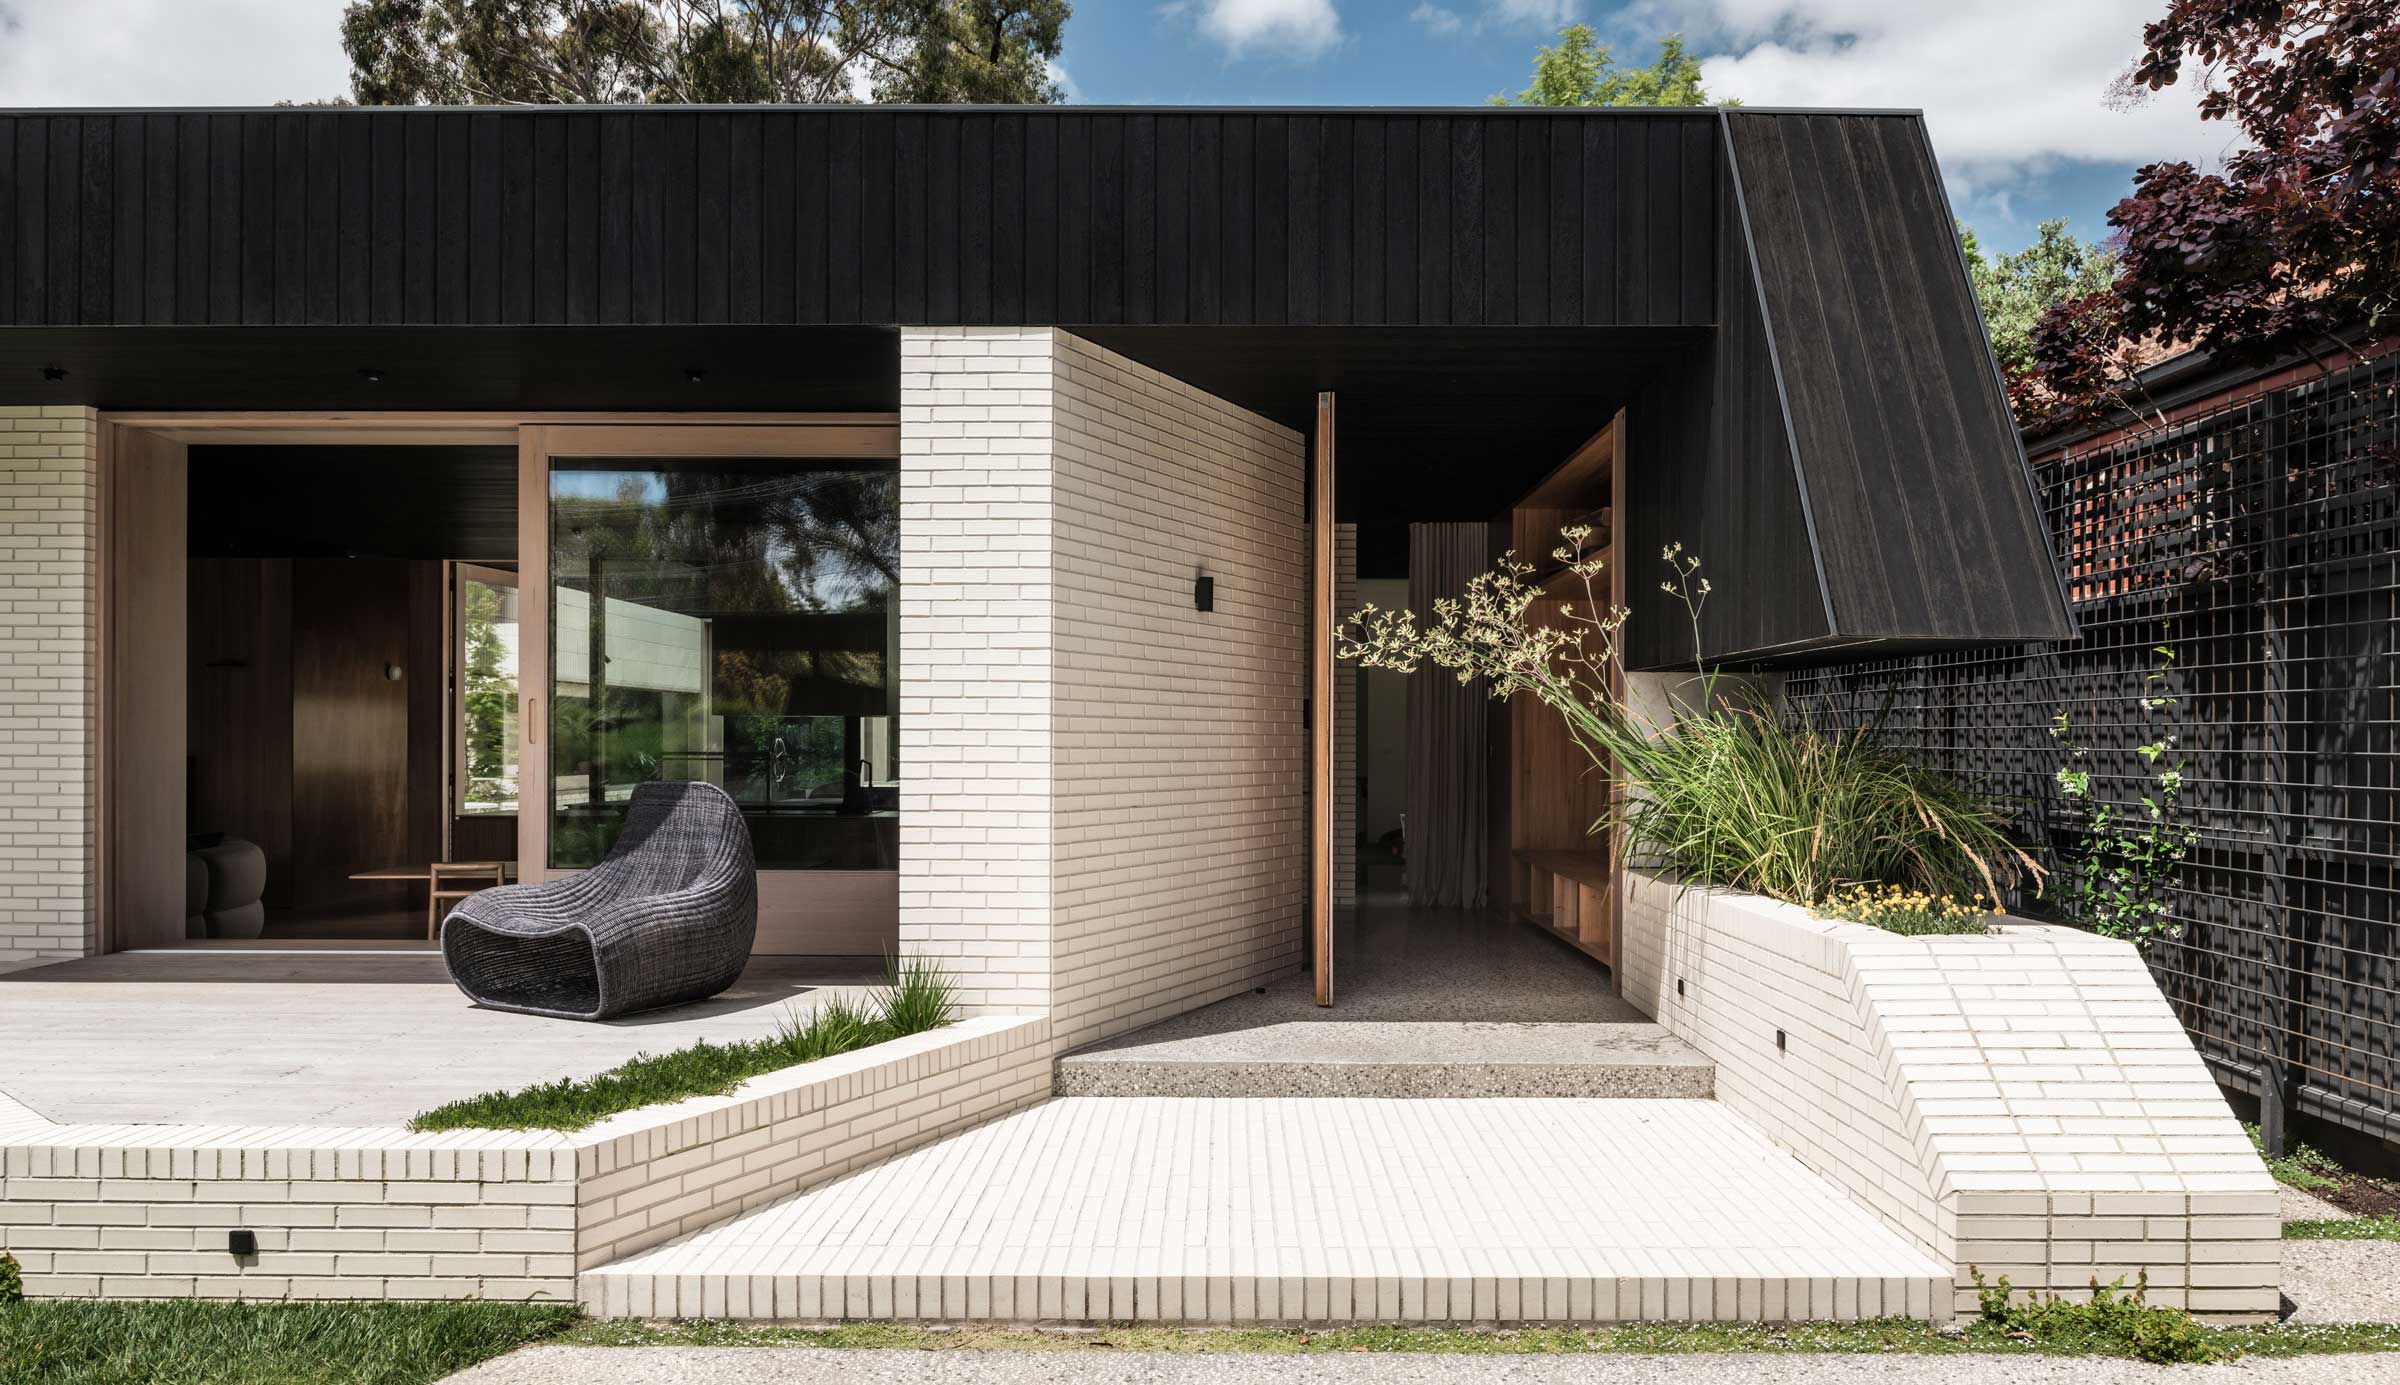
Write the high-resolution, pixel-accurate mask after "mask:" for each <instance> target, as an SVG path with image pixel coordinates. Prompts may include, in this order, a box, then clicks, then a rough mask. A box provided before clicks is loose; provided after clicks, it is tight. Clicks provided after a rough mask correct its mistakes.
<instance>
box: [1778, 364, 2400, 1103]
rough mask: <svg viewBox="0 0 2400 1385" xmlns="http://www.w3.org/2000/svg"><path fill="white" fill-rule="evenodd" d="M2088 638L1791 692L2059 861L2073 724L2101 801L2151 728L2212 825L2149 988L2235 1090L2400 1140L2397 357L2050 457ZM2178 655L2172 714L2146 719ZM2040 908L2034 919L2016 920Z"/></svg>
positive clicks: (1818, 677)
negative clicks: (1973, 793) (2060, 731)
mask: <svg viewBox="0 0 2400 1385" xmlns="http://www.w3.org/2000/svg"><path fill="white" fill-rule="evenodd" d="M2035 475H2036V481H2037V484H2038V486H2039V489H2040V492H2041V496H2042V501H2043V506H2044V509H2045V512H2046V513H2047V515H2048V517H2049V522H2050V526H2051V533H2052V537H2053V542H2054V543H2055V544H2056V546H2057V551H2058V553H2059V555H2060V558H2061V562H2062V564H2063V566H2064V568H2065V576H2066V581H2067V586H2068V591H2069V595H2070V597H2071V598H2072V600H2073V602H2074V607H2075V614H2076V617H2077V620H2078V621H2079V622H2080V625H2081V628H2082V637H2081V639H2080V640H2078V641H2076V642H2073V643H2070V644H2063V645H2057V646H2041V645H2033V646H2026V645H2017V646H2010V647H2007V648H1993V649H1981V650H1974V651H1971V652H1966V653H1958V654H1943V655H1933V656H1927V657H1921V658H1914V659H1905V660H1896V661H1884V662H1878V663H1867V664H1855V665H1849V666H1843V667H1835V668H1829V669H1822V670H1817V671H1814V672H1810V673H1807V674H1802V675H1796V676H1794V677H1793V678H1792V679H1791V680H1790V681H1789V683H1788V684H1787V691H1788V693H1789V695H1790V697H1791V700H1792V703H1793V705H1794V706H1795V707H1796V708H1797V709H1799V710H1800V711H1802V712H1803V713H1805V714H1807V715H1809V716H1811V717H1814V718H1817V719H1819V720H1820V721H1822V722H1825V723H1830V724H1840V725H1848V726H1862V725H1866V724H1869V723H1872V722H1875V721H1877V720H1880V721H1881V723H1882V726H1883V732H1884V734H1885V735H1886V736H1887V737H1888V738H1889V739H1890V740H1892V741H1893V742H1895V743H1898V744H1902V745H1907V746H1910V747H1913V748H1914V749H1915V750H1916V751H1918V752H1919V753H1920V754H1921V755H1923V756H1924V757H1925V758H1926V759H1928V760H1930V761H1931V762H1933V763H1935V764H1937V765H1939V766H1941V767H1943V768H1945V769H1947V770H1949V771H1950V772H1952V773H1953V774H1956V775H1957V776H1959V777H1960V778H1962V779H1964V780H1966V781H1968V782H1970V783H1972V784H1974V785H1976V786H1978V787H1980V788H1981V789H1983V790H1984V791H1985V792H1987V793H1990V794H1992V795H1994V796H1995V797H1996V798H1998V799H1999V800H2000V801H2002V802H2004V803H2006V804H2007V805H2008V806H2009V808H2010V809H2011V811H2012V812H2013V813H2014V814H2015V815H2016V817H2017V819H2018V824H2019V826H2020V828H2021V829H2022V830H2023V832H2024V834H2025V837H2026V839H2027V840H2029V841H2031V842H2033V843H2035V844H2037V846H2038V847H2039V848H2040V854H2042V855H2044V856H2046V857H2047V858H2048V862H2047V863H2048V864H2050V865H2052V866H2053V867H2054V868H2055V867H2056V866H2057V865H2058V864H2059V863H2060V862H2061V861H2062V860H2063V859H2066V858H2067V857H2068V854H2069V852H2070V850H2071V848H2072V846H2073V844H2074V842H2075V839H2076V837H2077V835H2078V828H2077V825H2076V823H2075V822H2074V820H2073V817H2072V813H2071V810H2070V809H2069V807H2068V805H2067V804H2065V803H2064V802H2062V800H2061V798H2060V795H2059V793H2058V790H2057V787H2056V785H2055V784H2054V782H2053V780H2052V776H2053V775H2054V774H2055V772H2056V771H2057V769H2058V768H2059V766H2060V763H2061V756H2062V751H2061V748H2060V746H2059V743H2058V741H2057V740H2056V739H2055V738H2054V737H2053V736H2052V734H2051V722H2052V718H2053V717H2054V716H2055V715H2056V713H2058V712H2059V711H2060V710H2062V709H2063V710H2065V711H2067V712H2068V713H2069V715H2070V716H2071V717H2072V719H2073V721H2074V722H2075V724H2076V725H2077V727H2078V728H2079V735H2080V737H2081V738H2082V740H2083V741H2084V742H2085V744H2086V745H2088V746H2089V747H2090V751H2089V753H2088V754H2087V755H2086V757H2085V759H2084V760H2083V761H2082V762H2081V764H2082V767H2083V768H2087V769H2089V770H2090V771H2091V772H2092V781H2093V785H2094V789H2095V791H2096V793H2097V795H2098V796H2099V797H2102V798H2105V799H2107V800H2110V801H2113V802H2116V803H2120V804H2126V805H2128V806H2130V805H2132V804H2135V803H2138V802H2139V800H2140V797H2141V795H2142V793H2143V791H2144V790H2145V789H2146V788H2148V787H2150V785H2151V784H2152V783H2153V781H2154V778H2155V770H2153V769H2151V768H2150V767H2148V766H2147V765H2145V764H2144V763H2143V762H2142V760H2141V759H2140V758H2139V757H2138V756H2137V755H2136V753H2135V751H2134V749H2133V748H2134V747H2135V746H2137V745H2140V744H2142V743H2144V742H2145V741H2148V740H2150V739H2152V738H2153V736H2154V735H2156V734H2157V732H2158V731H2160V730H2161V729H2165V730H2168V731H2171V732H2172V733H2173V734H2174V735H2175V736H2176V745H2175V749H2174V752H2173V754H2174V755H2175V757H2176V758H2178V759H2180V760H2181V761H2182V762H2183V773H2184V776H2185V778H2186V780H2187V781H2188V784H2189V787H2188V789H2187V790H2186V793H2185V799H2184V802H2185V806H2186V807H2187V809H2188V810H2189V812H2190V815H2191V820H2192V821H2193V823H2194V825H2196V826H2197V827H2198V828H2199V829H2200V832H2201V838H2200V844H2199V846H2198V848H2197V849H2196V850H2194V851H2193V853H2192V854H2191V857H2190V859H2189V860H2188V862H2187V863H2186V865H2185V867H2184V869H2183V870H2182V872H2181V876H2180V879H2179V882H2178V888H2177V889H2176V890H2175V892H2174V895H2173V902H2172V903H2173V909H2174V913H2175V919H2176V924H2177V927H2176V929H2175V931H2174V933H2173V935H2172V936H2170V937H2168V938H2165V939H2162V940H2160V941H2157V942H2155V943H2153V944H2152V945H2151V946H2150V947H2149V949H2148V956H2149V959H2150V965H2151V969H2152V971H2153V972H2154V973H2155V974H2156V975H2157V977H2158V980H2159V984H2160V986H2161V987H2162V988H2163V989H2164V990H2165V992H2166V994H2167V996H2168V998H2169V999H2170V1000H2171V1001H2172V1002H2173V1003H2174V1005H2175V1007H2176V1009H2177V1011H2178V1012H2179V1013H2180V1014H2181V1015H2182V1017H2183V1021H2184V1024H2185V1025H2186V1026H2187V1027H2188V1028H2189V1029H2190V1030H2191V1032H2192V1034H2193V1036H2194V1038H2195V1039H2196V1040H2197V1041H2198V1042H2199V1044H2200V1046H2201V1048H2202V1051H2203V1053H2205V1054H2206V1055H2207V1056H2208V1057H2209V1059H2210V1061H2211V1063H2212V1065H2214V1066H2216V1067H2217V1069H2218V1072H2219V1075H2220V1077H2221V1078H2222V1079H2223V1080H2225V1081H2226V1082H2227V1084H2228V1085H2231V1086H2236V1087H2239V1088H2243V1089H2246V1090H2249V1091H2252V1092H2255V1093H2259V1094H2260V1095H2261V1096H2262V1098H2265V1099H2267V1101H2268V1102H2269V1103H2270V1104H2272V1103H2273V1102H2275V1101H2278V1100H2279V1101H2282V1102H2288V1103H2291V1105H2292V1107H2293V1108H2294V1109H2297V1110H2299V1111H2301V1112H2303V1113H2306V1114H2310V1115H2314V1116H2318V1117H2320V1118H2324V1119H2329V1120H2333V1121H2336V1122H2338V1123H2340V1124H2343V1125H2346V1126H2349V1127H2352V1128H2354V1129H2358V1130H2362V1131H2366V1132H2368V1133H2372V1134H2378V1135H2382V1136H2385V1137H2387V1138H2395V1137H2400V937H2396V934H2395V930H2396V929H2400V863H2396V862H2395V853H2396V852H2400V355H2386V356H2384V357H2382V358H2381V359H2379V360H2375V361H2372V362H2370V363H2368V364H2365V365H2359V366H2354V367H2352V368H2350V369H2348V370H2346V371H2343V372H2341V373H2338V374H2333V375H2330V376H2329V375H2326V374H2323V373H2312V374H2311V375H2310V376H2309V377H2308V378H2305V379H2302V380H2300V381H2299V382H2297V383H2287V384H2284V385H2281V386H2279V387H2276V388H2271V389H2258V388H2255V387H2254V388H2253V389H2251V390H2250V391H2249V392H2247V393H2246V394H2245V393H2235V394H2233V395H2231V396H2230V397H2229V398H2228V399H2227V400H2226V401H2225V402H2223V403H2220V404H2217V405H2213V406H2210V407H2207V408H2205V409H2204V410H2203V411H2202V412H2200V413H2199V414H2198V415H2197V416H2195V417H2189V418H2178V419H2177V420H2176V421H2175V423H2174V425H2173V426H2171V427H2163V428H2162V427H2150V428H2147V429H2143V430H2139V431H2136V432H2135V433H2133V434H2131V435H2130V436H2125V437H2122V438H2118V439H2115V440H2112V441H2108V442H2106V443H2105V444H2104V445H2100V446H2095V447H2091V448H2088V449H2072V450H2070V452H2069V454H2068V455H2066V456H2064V457H2062V458H2052V459H2048V460H2044V461H2041V462H2039V463H2037V465H2036V467H2035ZM2161 647H2164V648H2167V649H2171V650H2173V651H2174V657H2173V659H2172V661H2171V662H2169V663H2168V668H2169V673H2168V676H2167V679H2166V688H2167V692H2168V694H2169V695H2170V696H2172V697H2173V698H2175V699H2176V701H2175V702H2174V704H2173V705H2172V706H2171V707H2169V708H2167V709H2165V710H2164V711H2163V712H2160V713H2156V714H2148V715H2146V714H2145V713H2144V711H2143V709H2142V708H2141V706H2140V702H2139V699H2141V698H2142V697H2143V696H2144V695H2145V694H2146V693H2147V692H2149V691H2150V690H2151V689H2152V687H2153V686H2154V685H2150V684H2147V683H2146V681H2145V680H2146V679H2147V678H2148V676H2149V674H2150V673H2151V672H2152V670H2153V669H2154V668H2157V667H2159V666H2160V664H2161V663H2162V662H2166V661H2162V659H2161V658H2160V656H2159V655H2158V654H2157V653H2156V652H2155V651H2156V650H2157V649H2159V648H2161ZM2012 902H2013V903H2016V904H2018V905H2019V906H2020V907H2030V908H2036V909H2038V908H2039V907H2040V906H2039V905H2038V903H2036V902H2034V901H2028V900H2017V901H2012Z"/></svg>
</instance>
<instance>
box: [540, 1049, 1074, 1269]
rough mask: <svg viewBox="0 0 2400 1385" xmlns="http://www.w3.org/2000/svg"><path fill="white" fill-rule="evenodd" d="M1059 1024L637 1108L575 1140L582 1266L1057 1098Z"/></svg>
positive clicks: (809, 1067) (873, 1053)
mask: <svg viewBox="0 0 2400 1385" xmlns="http://www.w3.org/2000/svg"><path fill="white" fill-rule="evenodd" d="M1051 1061H1052V1054H1051V1051H1050V1022H1049V1020H1047V1019H1046V1018H1040V1017H1024V1016H1011V1015H998V1016H987V1017H982V1018H977V1019H969V1020H962V1021H960V1022H959V1023H957V1024H954V1025H952V1026H950V1027H949V1028H947V1029H941V1030H937V1031H935V1032H933V1033H929V1034H918V1035H913V1036H911V1037H909V1038H906V1039H896V1040H894V1041H892V1042H890V1043H886V1044H878V1045H877V1046H875V1047H874V1048H871V1049H863V1050H861V1051H859V1052H857V1053H847V1054H843V1055H841V1056H840V1057H836V1058H827V1059H824V1060H822V1061H820V1062H815V1063H808V1064H805V1065H803V1066H801V1067H797V1068H787V1069H785V1070H784V1071H782V1072H778V1073H770V1074H769V1075H767V1076H765V1077H761V1078H757V1079H755V1080H753V1081H750V1082H746V1083H744V1084H743V1085H742V1089H741V1090H740V1091H738V1092H736V1093H734V1094H733V1095H731V1096H725V1097H708V1098H701V1099H697V1100H693V1101H686V1102H681V1103H678V1104H677V1105H675V1106H672V1107H662V1108H656V1109H653V1110H649V1111H629V1112H627V1113H626V1114H624V1115H622V1116H617V1117H614V1118H612V1119H610V1120H608V1121H605V1122H602V1123H601V1124H599V1125H596V1126H593V1127H592V1128H591V1129H589V1130H586V1131H582V1132H579V1133H578V1134H577V1135H576V1137H575V1140H576V1148H575V1163H576V1170H577V1183H576V1200H575V1218H576V1252H575V1262H576V1268H578V1269H589V1268H591V1267H592V1266H594V1265H601V1264H606V1263H608V1262H609V1261H611V1260H616V1259H620V1258H622V1257H624V1256H626V1255H630V1254H632V1253H633V1252H634V1251H637V1250H640V1249H642V1248H644V1247H646V1246H654V1245H657V1244H659V1243H660V1242H662V1241H670V1240H673V1239H674V1238H676V1237H677V1236H681V1235H684V1234H685V1233H687V1232H692V1231H697V1230H699V1229H700V1228H701V1227H704V1226H708V1225H711V1224H713V1223H716V1222H721V1221H724V1220H725V1219H726V1218H728V1217H732V1216H735V1215H738V1214H740V1213H742V1212H747V1211H749V1210H750V1209H752V1208H754V1207H759V1206H763V1205H765V1204H767V1203H770V1202H774V1201H776V1200H778V1199H780V1198H786V1197H790V1196H791V1195H792V1194H794V1193H797V1192H801V1191H804V1190H806V1189H809V1188H813V1187H815V1186H816V1185H818V1184H820V1183H824V1182H827V1181H829V1180H832V1179H835V1178H839V1177H841V1176H842V1175H843V1174H846V1173H849V1172H851V1171H853V1170H855V1169H861V1168H864V1167H866V1166H867V1165H869V1164H873V1163H877V1162H879V1161H881V1160H884V1159H888V1158H890V1157H891V1156H893V1155H895V1154H903V1153H906V1152H907V1151H909V1150H912V1149H915V1148H916V1147H918V1146H919V1145H923V1144H928V1143H930V1142H932V1141H934V1140H938V1139H940V1138H942V1137H943V1136H945V1135H951V1134H955V1133H957V1132H958V1131H961V1130H964V1129H966V1128H967V1127H969V1126H971V1125H979V1124H981V1123H982V1122H984V1121H987V1120H991V1119H992V1118H994V1117H996V1116H1002V1115H1006V1114H1007V1113H1008V1112H1010V1111H1014V1110H1016V1109H1018V1108H1019V1107H1022V1106H1030V1105H1032V1104H1033V1103H1034V1102H1037V1101H1040V1100H1043V1099H1044V1098H1046V1097H1048V1096H1049V1095H1050V1084H1051V1080H1052V1079H1051Z"/></svg>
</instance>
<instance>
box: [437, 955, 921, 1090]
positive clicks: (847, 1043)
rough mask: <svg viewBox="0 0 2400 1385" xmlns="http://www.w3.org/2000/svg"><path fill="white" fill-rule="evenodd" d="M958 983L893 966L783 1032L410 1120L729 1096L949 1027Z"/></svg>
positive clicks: (650, 1057) (909, 965)
mask: <svg viewBox="0 0 2400 1385" xmlns="http://www.w3.org/2000/svg"><path fill="white" fill-rule="evenodd" d="M957 1014H958V1003H957V999H956V995H955V988H954V987H953V986H952V984H951V981H950V979H949V977H948V976H946V975H945V974H944V973H943V972H942V970H941V968H940V967H939V966H937V965H935V964H933V963H931V962H922V961H906V962H900V963H897V964H895V965H894V966H892V967H891V968H890V969H889V970H888V971H887V972H886V974H885V982H884V985H883V987H882V988H881V989H880V990H879V991H877V992H876V993H875V995H874V996H873V997H872V998H871V999H870V1000H869V1001H868V1003H867V1004H866V1005H864V1006H860V1005H853V1004H851V1003H850V1002H848V1001H845V1000H836V1001H833V1002H831V1003H829V1004H825V1005H821V1006H818V1007H817V1008H816V1009H815V1010H813V1011H810V1012H809V1013H808V1014H807V1015H806V1016H805V1017H803V1016H799V1015H793V1016H790V1017H788V1018H786V1019H785V1021H784V1022H783V1024H782V1026H781V1027H780V1028H779V1029H778V1030H777V1032H775V1033H774V1034H771V1035H768V1036H767V1037H766V1038H763V1039H748V1040H742V1041H739V1042H735V1043H729V1044H712V1043H710V1042H708V1041H707V1040H705V1039H703V1040H701V1041H700V1042H699V1043H696V1044H693V1045H692V1046H691V1047H689V1048H680V1049H677V1050H675V1051H674V1052H672V1053H660V1054H648V1053H645V1054H643V1055H641V1056H640V1057H637V1058H633V1059H630V1060H628V1061H626V1062H623V1063H619V1064H618V1065H617V1066H615V1067H613V1068H610V1069H609V1070H608V1071H606V1072H603V1073H598V1074H595V1075H593V1076H591V1077H568V1078H561V1079H559V1080H558V1081H556V1082H543V1083H538V1084H536V1085H534V1086H531V1087H522V1088H519V1089H517V1090H515V1091H499V1092H485V1093H483V1094H482V1095H480V1096H471V1097H466V1098H464V1099H462V1100H459V1101H453V1102H450V1103H449V1104H447V1105H444V1106H436V1107H435V1108H433V1109H432V1110H430V1111H427V1112H424V1113H423V1114H421V1115H419V1116H417V1117H416V1118H415V1119H413V1120H411V1121H410V1122H409V1123H408V1128H409V1129H411V1130H419V1131H427V1130H581V1129H583V1128H584V1127H585V1126H588V1125H591V1124H593V1123H594V1122H596V1121H600V1120H604V1119H606V1118H607V1117H609V1116H613V1115H616V1114H617V1113H619V1112H621V1111H634V1110H639V1109H640V1108H642V1107H644V1106H660V1105H664V1104H666V1103H668V1102H674V1101H682V1100H684V1099H686V1098H688V1097H695V1096H724V1095H725V1094H727V1093H729V1092H731V1091H732V1090H733V1089H734V1088H736V1087H739V1086H740V1085H742V1083H744V1082H747V1081H748V1080H750V1079H751V1078H753V1077H763V1076H765V1075H766V1074H768V1073H770V1072H775V1071H777V1070H778V1069H782V1068H788V1067H795V1066H797V1065H799V1064H801V1063H809V1062H814V1061H816V1060H817V1059H819V1058H830V1057H833V1056H834V1055H835V1054H838V1053H849V1052H852V1051H854V1050H857V1049H862V1048H866V1047H868V1046H870V1045H873V1044H879V1043H883V1042H884V1041H886V1040H888V1039H897V1038H901V1037H903V1036H905V1035H909V1034H922V1033H924V1032H925V1031H927V1030H930V1029H940V1028H942V1027H943V1026H944V1025H947V1024H949V1023H950V1022H951V1021H952V1020H953V1019H955V1018H957Z"/></svg>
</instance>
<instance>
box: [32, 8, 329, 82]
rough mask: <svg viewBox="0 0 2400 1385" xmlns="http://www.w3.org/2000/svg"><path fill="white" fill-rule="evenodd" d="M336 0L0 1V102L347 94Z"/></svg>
mask: <svg viewBox="0 0 2400 1385" xmlns="http://www.w3.org/2000/svg"><path fill="white" fill-rule="evenodd" d="M341 20H342V7H341V5H340V4H338V3H336V0H210V3H207V4H202V3H198V0H0V106H265V105H271V104H273V103H274V102H277V101H315V100H325V99H327V98H330V97H336V96H347V95H349V94H350V60H349V59H348V58H346V57H344V56H343V54H342V36H341Z"/></svg>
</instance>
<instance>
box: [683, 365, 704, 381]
mask: <svg viewBox="0 0 2400 1385" xmlns="http://www.w3.org/2000/svg"><path fill="white" fill-rule="evenodd" d="M706 374H708V372H707V371H705V370H702V369H701V368H700V367H698V366H696V365H687V366H685V367H684V368H683V378H684V379H686V380H689V381H691V382H692V383H693V384H695V385H697V384H699V383H700V377H701V376H703V375H706Z"/></svg>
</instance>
